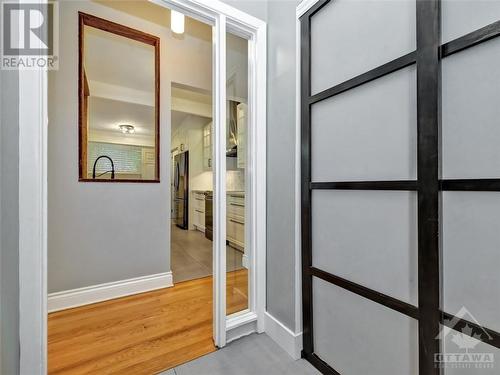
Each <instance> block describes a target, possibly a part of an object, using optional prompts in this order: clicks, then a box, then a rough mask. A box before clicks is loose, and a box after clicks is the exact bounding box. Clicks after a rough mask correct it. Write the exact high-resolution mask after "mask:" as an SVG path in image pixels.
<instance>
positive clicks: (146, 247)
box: [48, 1, 212, 292]
mask: <svg viewBox="0 0 500 375" xmlns="http://www.w3.org/2000/svg"><path fill="white" fill-rule="evenodd" d="M60 4H61V5H60V21H61V23H60V31H61V32H60V68H59V70H58V71H54V72H51V73H50V74H49V135H48V142H49V152H48V169H49V171H48V172H49V176H48V190H49V191H48V219H49V223H48V289H49V292H57V291H62V290H69V289H74V288H79V287H84V286H90V285H96V284H100V283H105V282H111V281H118V280H123V279H128V278H132V277H138V276H144V275H149V274H155V273H160V272H166V271H169V270H170V254H169V247H170V225H169V218H170V178H169V176H170V162H169V159H170V87H171V81H175V82H178V83H182V84H185V85H190V86H194V87H200V88H203V89H211V84H212V83H211V69H212V68H211V61H212V50H211V49H212V45H211V43H210V41H208V40H206V39H195V38H193V37H191V36H190V35H188V34H185V35H184V36H183V37H182V38H178V37H172V36H171V32H170V30H169V29H167V28H166V27H161V26H159V25H158V24H156V23H153V22H147V21H145V20H144V19H139V18H137V17H135V16H132V15H130V14H127V13H124V12H120V11H117V10H116V9H111V8H110V7H107V6H103V5H101V4H97V3H93V2H87V1H85V2H83V1H82V2H80V1H78V2H76V1H61V3H60ZM140 6H142V5H139V4H137V5H134V7H135V9H137V7H140ZM149 6H150V5H149ZM78 11H83V12H86V13H90V14H95V15H97V16H99V17H102V18H105V19H109V20H111V21H114V22H118V23H120V24H124V25H127V26H129V27H132V28H136V29H139V30H142V31H145V32H148V33H151V34H153V35H157V36H160V37H161V46H160V51H161V68H160V72H161V99H160V100H161V114H160V132H161V145H160V148H161V153H160V158H161V161H160V178H161V183H158V184H156V183H133V184H130V183H120V184H109V183H80V182H78V151H77V150H78V148H77V146H78V143H77V142H78V120H77V119H78V96H77V94H78V91H77V78H78V56H77V52H78V14H77V13H78ZM117 63H119V62H117Z"/></svg>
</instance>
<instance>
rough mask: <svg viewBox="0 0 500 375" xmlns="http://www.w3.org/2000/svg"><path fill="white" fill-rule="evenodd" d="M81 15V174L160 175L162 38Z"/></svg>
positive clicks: (116, 177) (88, 177)
mask: <svg viewBox="0 0 500 375" xmlns="http://www.w3.org/2000/svg"><path fill="white" fill-rule="evenodd" d="M81 17H83V28H82V29H81V30H80V32H81V33H82V32H83V35H80V37H81V43H82V44H83V46H82V45H80V47H81V54H82V55H83V56H81V60H82V61H81V64H80V69H81V71H80V79H81V82H80V84H81V86H80V90H81V91H80V142H81V143H80V180H81V181H101V180H102V181H117V182H118V181H122V182H123V181H143V182H148V181H149V182H155V181H158V180H159V155H158V152H159V150H158V148H159V147H158V138H159V137H158V116H159V110H158V89H159V82H158V59H157V55H158V51H157V49H158V39H157V38H156V37H154V36H151V35H147V34H144V33H142V32H140V31H137V30H132V29H129V28H125V27H123V26H121V25H117V24H114V23H112V22H108V21H105V20H102V19H95V18H93V17H92V16H88V15H81ZM124 35H126V36H124ZM82 57H83V58H82Z"/></svg>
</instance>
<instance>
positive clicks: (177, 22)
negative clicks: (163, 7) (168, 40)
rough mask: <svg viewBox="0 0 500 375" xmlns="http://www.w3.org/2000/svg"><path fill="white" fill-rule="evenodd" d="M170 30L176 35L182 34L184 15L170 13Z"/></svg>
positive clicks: (173, 11)
mask: <svg viewBox="0 0 500 375" xmlns="http://www.w3.org/2000/svg"><path fill="white" fill-rule="evenodd" d="M170 28H171V29H172V31H173V32H174V33H176V34H182V33H183V32H184V14H182V13H179V12H176V11H175V10H172V11H171V12H170Z"/></svg>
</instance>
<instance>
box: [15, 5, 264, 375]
mask: <svg viewBox="0 0 500 375" xmlns="http://www.w3.org/2000/svg"><path fill="white" fill-rule="evenodd" d="M35 1H38V2H40V3H44V2H46V0H35ZM150 1H153V2H154V3H156V4H158V5H163V6H167V7H169V8H171V9H175V10H178V11H181V12H183V13H185V14H187V15H189V16H191V17H193V18H196V19H198V20H201V21H203V22H207V23H210V24H212V25H214V26H215V27H214V39H213V43H214V62H215V63H214V77H218V78H219V79H214V92H215V96H214V97H215V100H214V114H215V118H216V119H218V120H217V121H218V126H215V127H214V128H215V129H216V130H215V133H216V135H215V136H214V138H215V139H214V140H215V144H214V145H215V147H214V149H215V153H216V155H215V161H216V163H215V170H219V171H220V170H222V171H224V170H225V163H226V158H225V149H226V147H225V126H226V125H225V111H226V104H225V96H226V93H225V88H226V82H225V79H226V77H225V76H226V71H225V56H226V44H225V38H226V31H228V30H229V31H230V32H231V33H235V34H238V35H244V36H246V37H247V38H249V67H250V69H249V71H250V75H249V101H250V110H249V126H248V129H249V133H250V134H249V138H250V142H249V145H248V148H249V150H248V156H249V159H247V160H248V161H249V163H250V164H249V169H250V170H251V176H252V178H251V179H250V182H247V194H248V195H249V200H248V202H249V203H250V210H247V211H249V215H248V216H247V218H249V219H250V222H249V227H250V228H251V230H247V232H249V233H250V234H249V235H248V236H247V240H248V241H249V243H250V248H251V250H250V253H251V257H250V259H249V263H250V265H251V267H250V270H251V271H250V294H249V309H248V310H247V311H245V312H243V313H241V314H235V315H234V316H229V317H226V315H225V311H226V295H225V294H226V288H225V285H226V262H225V258H226V251H225V248H226V246H225V245H226V230H225V229H226V210H225V207H226V205H225V203H226V202H225V201H226V184H225V175H223V174H220V173H214V175H216V176H217V177H216V178H217V181H214V183H215V192H214V193H215V194H214V201H215V204H214V208H215V209H214V215H215V217H214V225H215V226H216V227H218V228H219V230H218V231H216V236H215V238H214V242H215V247H216V249H217V251H216V252H215V253H216V254H215V256H214V272H215V274H216V278H215V280H214V288H215V290H216V293H215V300H214V313H215V315H214V321H215V320H216V322H215V327H216V329H215V331H214V333H215V340H216V345H217V346H219V347H223V346H224V345H225V344H226V341H227V339H226V333H227V332H229V333H231V331H233V332H244V333H247V331H248V329H253V330H254V331H258V332H263V331H264V313H265V303H266V277H265V274H266V24H265V22H263V21H261V20H259V19H257V18H255V17H252V16H250V15H248V14H246V13H244V12H241V11H239V10H237V9H235V8H233V7H231V6H229V5H227V4H225V3H222V2H220V1H218V0H150ZM75 43H76V41H75ZM47 90H48V88H47V72H46V71H42V70H39V71H20V72H19V282H20V286H19V289H20V290H19V299H20V301H19V310H20V317H19V335H20V372H21V374H22V375H24V374H26V375H45V374H46V373H47V125H48V117H47V98H48V92H47ZM252 104H253V105H252ZM221 119H224V121H222V120H221ZM75 163H76V161H75ZM76 165H77V164H75V168H76ZM163 178H168V176H164V177H163ZM246 326H248V327H251V328H247V331H245V330H241V328H242V327H246ZM239 334H240V333H236V334H232V335H231V334H230V335H229V337H230V338H229V340H230V339H231V338H235V337H237V335H239Z"/></svg>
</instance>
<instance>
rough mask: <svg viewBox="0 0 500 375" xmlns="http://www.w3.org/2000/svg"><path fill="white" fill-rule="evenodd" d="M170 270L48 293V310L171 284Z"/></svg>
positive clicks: (80, 304)
mask: <svg viewBox="0 0 500 375" xmlns="http://www.w3.org/2000/svg"><path fill="white" fill-rule="evenodd" d="M173 285H174V284H173V282H172V272H164V273H158V274H155V275H148V276H141V277H135V278H133V279H127V280H120V281H114V282H110V283H105V284H99V285H92V286H87V287H84V288H78V289H72V290H65V291H62V292H56V293H50V294H49V296H48V311H49V312H54V311H59V310H65V309H69V308H72V307H78V306H83V305H88V304H90V303H95V302H101V301H106V300H110V299H114V298H119V297H125V296H130V295H133V294H138V293H144V292H148V291H151V290H155V289H161V288H168V287H171V286H173Z"/></svg>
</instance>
